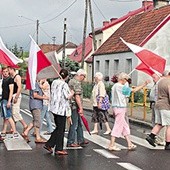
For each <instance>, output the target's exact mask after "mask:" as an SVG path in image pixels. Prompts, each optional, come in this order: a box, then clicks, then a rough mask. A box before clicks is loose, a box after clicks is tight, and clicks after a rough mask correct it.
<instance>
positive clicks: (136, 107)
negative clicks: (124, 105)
mask: <svg viewBox="0 0 170 170" xmlns="http://www.w3.org/2000/svg"><path fill="white" fill-rule="evenodd" d="M142 90H143V100H142V101H143V102H142V103H135V100H134V99H135V97H134V96H135V93H134V92H132V94H131V98H130V106H129V109H130V110H129V112H130V113H129V116H131V117H135V116H136V117H140V118H141V119H142V120H144V121H147V120H148V119H150V118H148V114H149V112H151V110H150V107H149V103H148V102H147V96H148V89H147V88H143V89H142ZM139 114H140V115H139Z"/></svg>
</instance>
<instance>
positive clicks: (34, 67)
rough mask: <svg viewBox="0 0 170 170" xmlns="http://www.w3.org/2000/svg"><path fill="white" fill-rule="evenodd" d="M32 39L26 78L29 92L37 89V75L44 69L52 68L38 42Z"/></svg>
mask: <svg viewBox="0 0 170 170" xmlns="http://www.w3.org/2000/svg"><path fill="white" fill-rule="evenodd" d="M30 38H31V46H30V51H29V58H28V70H27V77H26V88H27V89H29V90H31V89H32V90H34V89H35V83H36V79H37V74H38V73H39V72H40V71H41V70H43V69H44V68H46V67H48V66H51V62H50V61H49V60H48V59H47V57H46V56H45V55H44V54H43V52H42V50H41V49H40V48H39V46H38V45H37V44H36V42H35V41H34V40H33V38H32V37H31V36H30Z"/></svg>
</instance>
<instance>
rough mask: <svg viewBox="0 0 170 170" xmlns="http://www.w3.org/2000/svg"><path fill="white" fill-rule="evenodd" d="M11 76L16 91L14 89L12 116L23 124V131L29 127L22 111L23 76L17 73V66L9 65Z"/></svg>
mask: <svg viewBox="0 0 170 170" xmlns="http://www.w3.org/2000/svg"><path fill="white" fill-rule="evenodd" d="M8 70H9V73H10V76H11V77H12V79H13V81H14V91H13V100H12V116H13V119H14V121H15V123H17V122H18V121H19V122H20V123H21V124H22V126H23V131H24V130H25V129H26V128H27V124H26V122H25V121H24V119H23V117H22V115H21V113H20V105H21V98H22V96H21V90H22V84H21V76H20V75H19V74H17V73H16V70H15V68H13V67H8Z"/></svg>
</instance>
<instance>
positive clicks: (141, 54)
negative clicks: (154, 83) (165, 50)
mask: <svg viewBox="0 0 170 170" xmlns="http://www.w3.org/2000/svg"><path fill="white" fill-rule="evenodd" d="M121 40H122V41H123V43H124V44H126V45H127V46H128V47H129V48H130V49H131V50H132V51H133V52H134V53H135V55H136V56H137V57H138V58H139V59H140V60H141V61H142V65H139V66H137V68H138V70H141V71H144V70H146V69H147V70H148V69H149V70H152V71H153V72H158V73H160V74H162V73H163V72H164V70H165V64H166V60H165V59H164V58H162V57H161V56H159V55H157V54H155V53H153V52H152V51H149V50H147V49H145V48H142V47H139V46H137V45H134V44H131V43H128V42H126V41H124V40H123V39H122V38H121ZM144 72H145V71H144Z"/></svg>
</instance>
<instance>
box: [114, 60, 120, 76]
mask: <svg viewBox="0 0 170 170" xmlns="http://www.w3.org/2000/svg"><path fill="white" fill-rule="evenodd" d="M118 70H119V60H114V73H117V72H118Z"/></svg>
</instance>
